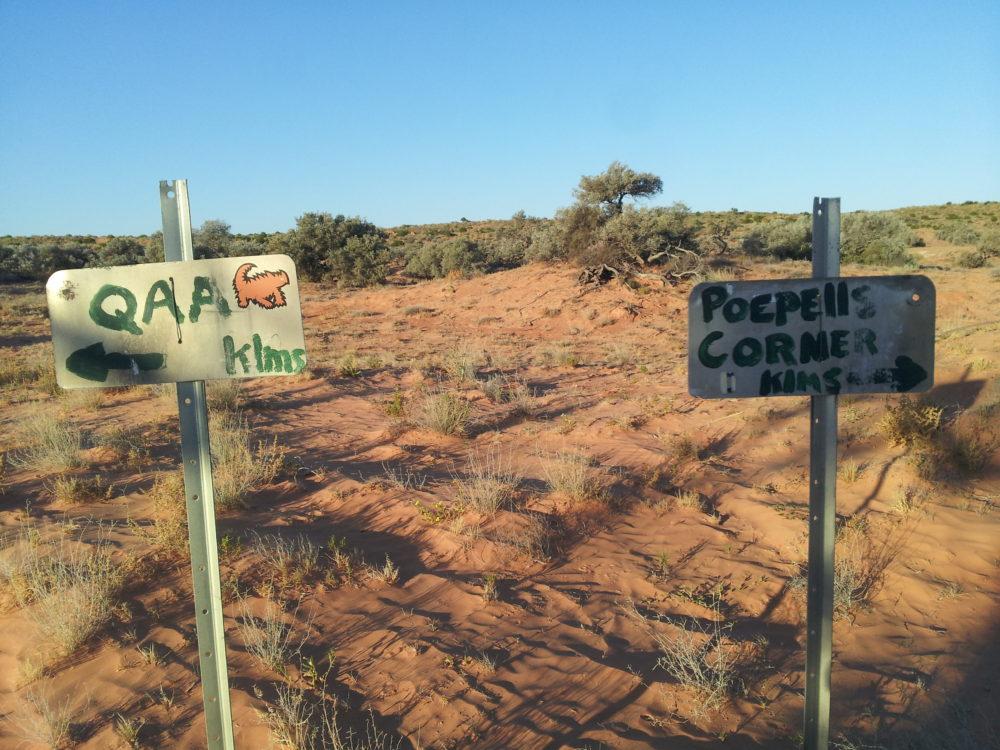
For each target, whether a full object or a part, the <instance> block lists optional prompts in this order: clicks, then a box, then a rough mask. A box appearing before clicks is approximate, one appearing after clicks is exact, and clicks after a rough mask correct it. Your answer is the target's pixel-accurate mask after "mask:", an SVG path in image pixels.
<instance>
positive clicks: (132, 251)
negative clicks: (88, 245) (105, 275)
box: [89, 237, 146, 268]
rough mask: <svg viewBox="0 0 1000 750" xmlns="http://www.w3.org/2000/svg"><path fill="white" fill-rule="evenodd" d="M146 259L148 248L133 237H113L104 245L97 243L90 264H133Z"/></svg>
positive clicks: (100, 265)
mask: <svg viewBox="0 0 1000 750" xmlns="http://www.w3.org/2000/svg"><path fill="white" fill-rule="evenodd" d="M145 260H146V248H145V247H144V246H143V245H142V244H141V243H140V242H139V241H138V240H135V239H132V238H131V237H113V238H111V239H110V240H108V241H107V242H105V243H104V244H103V245H97V247H96V248H95V251H94V258H93V260H92V261H91V262H90V264H89V265H92V266H99V267H102V268H103V267H108V266H131V265H135V264H136V263H142V262H144V261H145Z"/></svg>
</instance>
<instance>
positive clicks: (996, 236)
mask: <svg viewBox="0 0 1000 750" xmlns="http://www.w3.org/2000/svg"><path fill="white" fill-rule="evenodd" d="M976 249H977V250H978V251H979V252H981V253H984V254H985V255H986V256H987V257H989V258H996V257H1000V231H997V230H996V229H993V230H991V231H989V232H986V233H984V234H983V236H982V238H981V239H980V240H979V244H977V245H976Z"/></svg>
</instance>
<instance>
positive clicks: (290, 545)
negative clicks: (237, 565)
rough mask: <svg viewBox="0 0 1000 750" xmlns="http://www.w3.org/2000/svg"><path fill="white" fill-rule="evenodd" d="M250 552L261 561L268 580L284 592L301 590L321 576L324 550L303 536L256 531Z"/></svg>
mask: <svg viewBox="0 0 1000 750" xmlns="http://www.w3.org/2000/svg"><path fill="white" fill-rule="evenodd" d="M250 552H251V554H254V555H257V556H258V557H259V558H260V560H261V564H262V567H263V569H264V572H265V573H266V575H265V576H264V577H265V578H266V579H268V580H271V581H274V583H275V584H276V585H277V586H278V588H279V589H281V590H284V589H289V588H296V587H300V586H302V585H303V584H305V583H306V582H307V581H309V580H310V579H312V578H313V577H315V576H316V575H317V574H318V573H319V557H320V547H319V546H318V545H316V544H314V543H313V542H312V541H310V539H309V538H308V537H306V536H305V535H303V534H298V535H297V536H294V537H282V536H278V535H277V534H261V533H259V532H254V534H253V537H252V539H251V542H250Z"/></svg>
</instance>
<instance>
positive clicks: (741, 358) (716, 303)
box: [688, 198, 935, 750]
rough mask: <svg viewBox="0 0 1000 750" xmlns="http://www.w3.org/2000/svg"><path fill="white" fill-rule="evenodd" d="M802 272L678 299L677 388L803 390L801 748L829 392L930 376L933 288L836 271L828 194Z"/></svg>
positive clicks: (826, 495) (821, 662)
mask: <svg viewBox="0 0 1000 750" xmlns="http://www.w3.org/2000/svg"><path fill="white" fill-rule="evenodd" d="M812 270H813V274H812V278H811V279H778V280H771V281H744V282H726V283H721V282H707V283H703V284H699V285H698V286H696V287H695V288H694V289H693V290H692V292H691V297H690V299H689V301H688V390H689V391H690V393H691V395H693V396H699V397H701V398H752V397H757V396H765V397H770V396H809V397H810V402H811V403H810V419H809V428H810V435H809V441H810V451H809V455H810V461H809V475H810V477H809V570H808V581H807V584H808V591H807V596H806V603H807V622H806V628H807V634H806V700H805V721H804V724H805V731H804V737H805V748H806V750H820V749H821V748H826V747H827V746H828V743H829V722H830V666H831V651H832V642H833V585H834V568H833V551H834V541H835V533H836V530H835V520H836V486H837V396H838V395H841V394H848V393H906V392H919V391H926V390H928V389H930V387H931V386H932V385H933V382H934V314H935V296H934V284H933V283H932V282H931V280H930V279H928V278H927V277H925V276H909V275H908V276H868V277H850V278H841V277H840V276H839V274H840V199H839V198H823V199H820V198H815V199H813V269H812Z"/></svg>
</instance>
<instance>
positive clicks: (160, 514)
mask: <svg viewBox="0 0 1000 750" xmlns="http://www.w3.org/2000/svg"><path fill="white" fill-rule="evenodd" d="M146 496H147V497H148V498H150V500H152V503H153V512H154V513H155V514H156V517H155V518H154V520H153V523H152V525H151V526H149V527H145V528H144V529H143V534H144V535H145V536H146V538H147V539H149V541H150V542H151V543H152V544H154V545H156V546H157V547H159V548H161V549H163V550H165V551H167V552H170V553H172V554H180V553H183V552H184V551H185V550H186V549H187V543H188V528H187V510H186V509H185V502H184V474H183V472H181V471H172V472H169V473H164V474H159V475H157V477H156V479H155V480H154V482H153V486H152V487H151V488H150V489H149V491H148V492H147V493H146Z"/></svg>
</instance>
